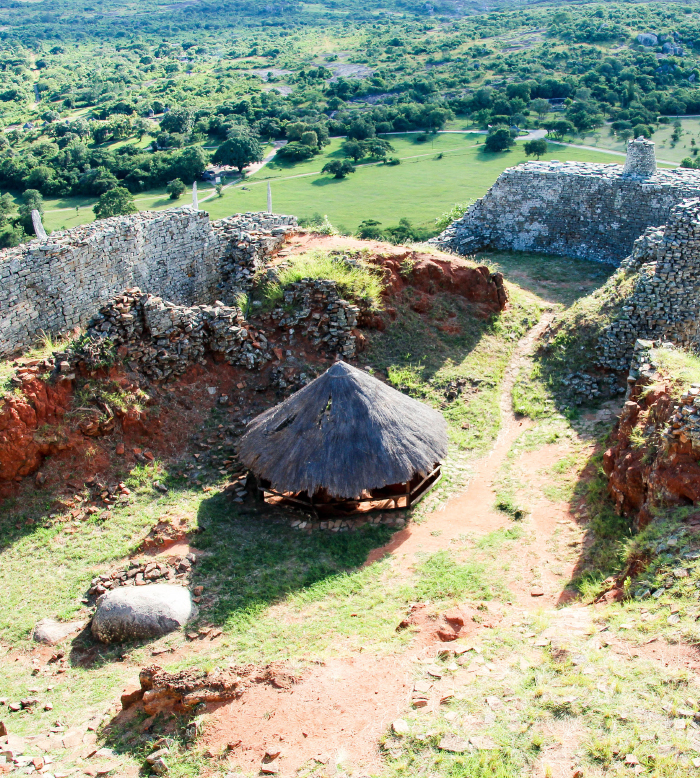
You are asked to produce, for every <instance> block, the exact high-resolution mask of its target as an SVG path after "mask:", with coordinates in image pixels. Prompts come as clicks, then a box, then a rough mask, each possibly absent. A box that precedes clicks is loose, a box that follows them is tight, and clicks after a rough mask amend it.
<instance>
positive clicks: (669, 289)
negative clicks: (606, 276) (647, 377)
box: [598, 199, 700, 370]
mask: <svg viewBox="0 0 700 778" xmlns="http://www.w3.org/2000/svg"><path fill="white" fill-rule="evenodd" d="M617 272H618V273H625V274H628V273H635V274H637V280H636V283H635V287H634V291H633V292H632V294H631V295H630V296H629V298H627V299H626V300H625V304H624V305H623V306H622V308H621V310H620V313H619V314H618V316H617V317H616V319H615V321H613V322H612V323H611V324H610V325H609V326H608V327H607V328H606V329H605V330H604V331H603V333H602V334H601V337H600V339H599V345H598V351H599V353H598V361H599V363H600V364H601V365H603V366H604V367H608V368H612V369H613V370H627V369H628V368H629V366H630V363H631V362H632V358H633V356H634V345H635V341H637V339H642V340H662V341H670V342H673V343H675V344H677V345H684V346H695V347H697V345H698V344H700V300H699V298H698V295H699V294H700V199H692V200H688V201H685V202H683V203H680V204H679V205H677V206H675V208H673V210H672V211H671V213H670V215H669V219H668V223H667V224H665V225H664V226H663V227H660V228H658V229H649V230H648V231H647V232H646V233H645V234H644V235H643V236H642V237H640V238H639V239H638V240H637V241H636V242H635V245H634V250H633V252H632V254H631V255H630V256H629V257H628V258H627V259H626V260H625V261H624V262H623V263H622V265H621V267H620V270H618V271H617ZM613 281H614V277H613Z"/></svg>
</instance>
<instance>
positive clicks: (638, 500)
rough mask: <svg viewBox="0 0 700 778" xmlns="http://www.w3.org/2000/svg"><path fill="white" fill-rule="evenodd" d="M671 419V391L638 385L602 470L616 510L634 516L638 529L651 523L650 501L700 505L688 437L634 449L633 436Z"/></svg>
mask: <svg viewBox="0 0 700 778" xmlns="http://www.w3.org/2000/svg"><path fill="white" fill-rule="evenodd" d="M672 413H673V400H672V398H671V395H670V388H669V386H668V385H666V384H664V383H659V384H657V385H655V386H653V387H651V388H649V387H646V386H645V385H644V384H643V383H641V382H640V383H638V384H637V385H635V387H634V388H633V389H632V392H631V393H630V399H629V400H628V401H627V402H626V403H625V405H624V407H623V409H622V412H621V414H620V420H619V422H618V423H617V425H616V426H615V430H614V432H613V434H612V435H611V442H612V445H611V446H610V448H609V449H608V450H607V451H606V452H605V455H604V458H603V469H604V470H605V473H606V475H607V476H608V479H609V482H608V488H609V491H610V494H611V496H612V498H613V500H614V501H615V504H616V506H617V510H618V511H619V512H620V513H621V514H624V515H626V516H633V517H634V518H635V523H636V525H637V526H638V527H639V528H641V527H644V526H646V525H647V524H648V523H649V522H650V521H651V517H652V513H651V508H652V506H653V503H654V500H655V499H658V498H659V497H662V498H663V499H664V501H665V502H666V503H671V504H673V503H675V504H681V505H682V504H690V503H698V502H700V465H698V454H697V449H696V450H693V444H692V441H691V440H690V439H688V438H687V437H684V436H681V437H680V438H675V439H674V440H673V441H672V442H671V443H670V445H668V446H665V445H662V446H660V447H659V450H658V451H650V448H649V444H647V443H645V444H643V445H633V444H632V443H631V438H632V434H633V433H634V432H635V431H637V432H644V431H645V430H649V429H651V428H652V427H654V428H655V429H656V430H660V429H662V428H663V427H664V425H665V424H666V422H667V421H668V419H669V417H670V416H671V415H672Z"/></svg>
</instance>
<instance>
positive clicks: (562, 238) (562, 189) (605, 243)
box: [432, 139, 700, 265]
mask: <svg viewBox="0 0 700 778" xmlns="http://www.w3.org/2000/svg"><path fill="white" fill-rule="evenodd" d="M655 168H656V163H655V160H654V156H653V143H651V142H649V141H644V140H643V139H638V140H636V141H633V142H632V143H630V145H629V147H628V158H627V164H626V165H625V167H624V168H623V167H622V165H617V164H611V165H601V164H592V163H583V162H564V163H562V162H556V161H549V162H544V161H542V162H529V163H525V164H522V165H519V166H518V167H513V168H509V169H508V170H506V171H504V172H503V173H502V174H501V175H500V176H499V178H498V180H497V181H496V183H495V184H494V185H493V186H492V187H491V189H490V190H489V191H488V192H487V194H486V195H485V196H484V197H483V198H481V199H480V200H478V201H477V202H476V203H475V204H474V205H472V206H471V207H470V208H469V210H468V211H467V212H466V214H465V215H464V216H463V217H462V218H461V219H459V220H457V221H455V222H453V224H451V225H450V226H449V227H448V228H447V229H446V230H445V231H444V232H443V233H442V234H441V235H439V236H438V237H437V238H434V239H433V240H432V242H433V243H434V244H436V245H438V246H439V247H440V248H442V249H446V250H448V251H452V252H454V253H457V254H462V255H469V254H474V253H475V252H477V251H480V250H483V249H496V250H507V251H533V252H541V253H547V254H558V255H565V256H572V257H579V258H581V259H590V260H595V261H600V262H608V263H612V264H615V265H617V264H619V263H620V261H621V260H622V259H624V258H625V257H626V256H627V255H629V253H630V252H631V250H632V246H633V244H634V241H635V240H636V239H637V238H638V237H639V236H640V235H641V234H642V233H643V232H644V231H645V230H646V229H647V228H649V227H652V226H659V225H662V224H665V223H666V222H667V221H668V219H669V216H670V213H671V210H672V209H673V207H674V206H675V205H677V204H678V203H679V202H681V201H682V200H684V199H688V198H696V197H700V171H696V170H690V169H683V168H679V169H676V170H656V169H655ZM654 171H655V172H654Z"/></svg>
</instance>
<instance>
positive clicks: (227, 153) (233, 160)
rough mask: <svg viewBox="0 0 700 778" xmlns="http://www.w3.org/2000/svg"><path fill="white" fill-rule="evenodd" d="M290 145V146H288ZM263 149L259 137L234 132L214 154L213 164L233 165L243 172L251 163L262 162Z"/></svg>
mask: <svg viewBox="0 0 700 778" xmlns="http://www.w3.org/2000/svg"><path fill="white" fill-rule="evenodd" d="M288 145H289V144H288ZM262 158H263V147H262V144H261V143H260V140H259V138H258V137H257V136H255V135H253V134H252V133H250V132H246V131H245V130H240V129H236V130H232V131H231V137H230V138H229V139H228V140H227V141H224V142H223V143H222V144H221V145H220V146H219V148H218V149H217V150H216V151H215V152H214V157H213V160H212V161H213V162H214V163H215V164H217V165H231V166H232V167H236V168H238V170H239V172H241V173H242V172H243V168H244V167H246V165H250V163H251V162H260V161H261V160H262Z"/></svg>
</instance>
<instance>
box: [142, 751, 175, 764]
mask: <svg viewBox="0 0 700 778" xmlns="http://www.w3.org/2000/svg"><path fill="white" fill-rule="evenodd" d="M169 753H170V749H168V748H160V749H158V751H154V752H153V753H152V754H149V755H148V756H147V757H146V761H147V762H148V764H150V765H152V764H154V763H155V762H157V761H158V760H159V759H162V758H163V757H164V756H167V755H168V754H169Z"/></svg>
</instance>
